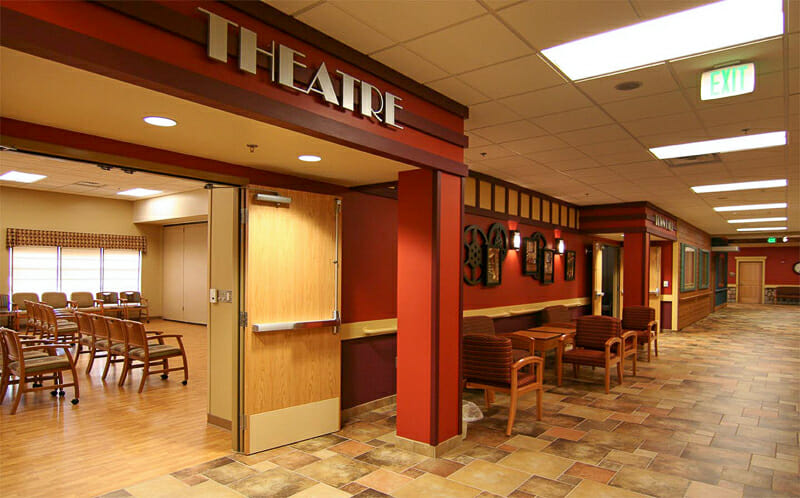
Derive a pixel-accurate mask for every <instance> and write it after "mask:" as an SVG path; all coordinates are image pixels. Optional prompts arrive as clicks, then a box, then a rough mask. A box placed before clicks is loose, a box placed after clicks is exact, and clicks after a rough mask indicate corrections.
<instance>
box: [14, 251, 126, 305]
mask: <svg viewBox="0 0 800 498" xmlns="http://www.w3.org/2000/svg"><path fill="white" fill-rule="evenodd" d="M140 275H141V252H139V251H138V250H133V249H100V248H94V249H91V248H87V249H84V248H73V247H34V246H17V247H14V248H12V249H11V290H12V292H36V293H37V294H39V295H41V293H42V292H54V291H55V292H59V291H60V292H63V293H65V294H66V295H67V296H69V295H70V294H72V293H73V292H79V291H85V292H92V293H95V292H98V291H116V292H123V291H140V290H141V288H140Z"/></svg>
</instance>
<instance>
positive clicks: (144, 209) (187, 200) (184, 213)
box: [133, 189, 209, 224]
mask: <svg viewBox="0 0 800 498" xmlns="http://www.w3.org/2000/svg"><path fill="white" fill-rule="evenodd" d="M208 193H209V191H208V190H205V189H199V190H192V191H190V192H181V193H179V194H173V195H165V196H163V197H156V198H154V199H144V200H140V201H134V203H133V221H134V223H160V224H163V223H185V222H191V221H205V220H206V219H208Z"/></svg>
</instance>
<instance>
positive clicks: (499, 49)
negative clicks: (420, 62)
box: [406, 2, 531, 74]
mask: <svg viewBox="0 0 800 498" xmlns="http://www.w3.org/2000/svg"><path fill="white" fill-rule="evenodd" d="M430 3H436V2H430ZM441 3H444V4H446V3H447V2H441ZM409 10H413V9H409ZM453 10H458V9H453ZM406 46H407V47H408V48H410V49H411V50H413V51H414V52H416V53H418V54H425V58H426V59H427V60H429V61H431V62H433V63H434V64H436V65H437V66H439V67H441V68H443V69H444V70H446V71H448V72H450V73H452V74H456V73H462V72H466V71H470V70H473V69H477V68H479V67H483V66H488V65H490V64H497V63H498V62H503V61H506V60H510V59H515V58H517V57H521V56H523V55H528V54H530V53H531V49H530V48H528V46H526V45H525V44H524V43H523V42H522V41H521V40H520V39H519V38H517V37H516V36H515V35H514V34H513V33H511V32H510V31H509V30H507V29H506V28H505V26H503V25H502V24H501V23H500V22H499V21H498V20H497V19H495V18H494V17H492V16H488V15H487V16H482V17H479V18H477V19H473V20H471V21H467V22H465V23H462V24H458V25H456V26H452V27H450V28H447V29H444V30H442V31H438V32H436V33H432V34H430V35H427V36H424V37H422V38H418V39H416V40H413V41H410V42H408V43H406Z"/></svg>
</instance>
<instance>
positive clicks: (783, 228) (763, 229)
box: [736, 227, 787, 232]
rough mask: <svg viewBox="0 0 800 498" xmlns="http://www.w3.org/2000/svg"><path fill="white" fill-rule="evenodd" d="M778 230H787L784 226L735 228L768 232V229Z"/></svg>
mask: <svg viewBox="0 0 800 498" xmlns="http://www.w3.org/2000/svg"><path fill="white" fill-rule="evenodd" d="M779 230H787V228H786V227H758V228H737V229H736V231H737V232H769V231H776V232H777V231H779Z"/></svg>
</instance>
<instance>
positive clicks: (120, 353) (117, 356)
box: [102, 316, 127, 380]
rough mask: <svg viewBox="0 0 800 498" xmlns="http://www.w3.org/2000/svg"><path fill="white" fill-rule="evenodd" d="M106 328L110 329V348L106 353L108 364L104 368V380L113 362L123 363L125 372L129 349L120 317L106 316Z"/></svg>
mask: <svg viewBox="0 0 800 498" xmlns="http://www.w3.org/2000/svg"><path fill="white" fill-rule="evenodd" d="M104 321H105V326H106V330H107V331H108V349H107V353H106V366H105V368H103V377H102V379H103V380H106V376H107V375H108V368H109V367H110V366H111V364H112V363H123V372H124V371H125V369H124V362H125V354H126V353H127V349H126V347H125V325H123V323H122V320H121V319H119V318H113V317H110V316H106V317H104Z"/></svg>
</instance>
